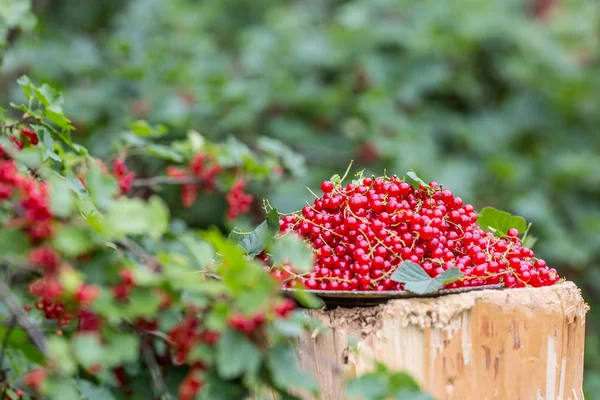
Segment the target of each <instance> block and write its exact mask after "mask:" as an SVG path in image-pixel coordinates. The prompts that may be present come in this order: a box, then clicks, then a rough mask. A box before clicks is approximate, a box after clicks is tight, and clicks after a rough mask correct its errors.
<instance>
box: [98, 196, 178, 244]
mask: <svg viewBox="0 0 600 400" xmlns="http://www.w3.org/2000/svg"><path fill="white" fill-rule="evenodd" d="M106 223H107V224H108V226H109V229H110V230H111V232H112V233H113V234H114V235H115V236H116V237H122V236H126V235H143V234H144V233H149V234H150V236H151V237H153V238H155V239H158V238H160V237H161V236H162V235H163V234H164V233H165V232H166V231H167V230H168V228H169V213H168V209H167V206H166V205H165V204H164V202H163V201H162V200H161V199H160V198H159V197H157V196H153V197H151V198H150V200H149V201H148V203H146V202H144V201H143V200H142V199H140V198H135V199H121V200H118V201H115V202H114V203H112V205H111V206H110V208H109V209H108V212H107V214H106Z"/></svg>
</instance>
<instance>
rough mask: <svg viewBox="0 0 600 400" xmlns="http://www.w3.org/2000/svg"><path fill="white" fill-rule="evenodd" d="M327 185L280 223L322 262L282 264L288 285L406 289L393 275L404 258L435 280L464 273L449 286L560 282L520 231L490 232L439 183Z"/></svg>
mask: <svg viewBox="0 0 600 400" xmlns="http://www.w3.org/2000/svg"><path fill="white" fill-rule="evenodd" d="M321 189H322V191H323V193H324V195H323V196H322V197H319V198H317V199H315V201H314V203H313V204H312V205H307V206H306V207H304V208H303V209H302V211H301V212H299V213H293V214H289V215H286V216H284V217H283V218H282V219H281V220H280V228H281V232H282V234H285V232H288V231H295V232H297V233H299V234H300V235H301V236H303V237H305V238H306V239H307V240H308V241H309V242H310V243H311V245H312V247H313V249H314V252H315V254H316V260H317V261H316V263H315V267H314V270H313V271H312V272H310V273H307V274H303V275H299V274H296V273H295V271H293V269H291V268H287V267H285V266H284V267H282V268H283V269H284V271H283V274H284V275H285V276H289V278H288V280H287V282H286V285H288V286H293V285H296V284H298V283H301V284H303V285H304V286H305V287H306V288H308V289H320V290H376V291H382V290H401V289H403V285H402V284H400V283H397V282H395V281H393V280H391V279H390V277H391V275H392V273H393V272H394V271H395V270H396V268H398V266H399V264H400V263H401V262H402V261H404V260H408V261H412V262H414V263H417V264H419V265H420V266H421V267H422V268H423V270H424V271H425V272H427V274H429V276H431V277H436V276H438V275H439V274H441V273H442V272H444V271H446V270H448V269H449V268H453V267H457V268H459V269H460V271H461V272H462V273H463V274H464V276H463V278H462V279H461V280H459V281H457V282H454V283H452V284H450V285H448V286H447V287H449V288H457V287H467V286H481V285H487V284H498V283H503V284H504V285H505V286H507V287H524V286H546V285H552V284H554V283H556V282H558V280H559V278H558V275H557V273H556V270H554V269H552V268H548V267H547V266H546V263H545V262H544V261H543V260H541V259H536V258H535V257H534V254H533V252H532V251H531V250H530V249H528V248H526V247H524V246H523V244H522V243H521V241H520V240H519V232H518V231H517V230H516V229H511V230H510V231H509V232H508V235H506V237H503V238H499V237H496V236H494V235H493V234H492V233H486V232H484V231H483V230H482V229H481V228H479V227H478V226H477V224H476V222H477V214H476V213H475V211H474V209H473V206H471V205H469V204H463V201H462V199H461V198H460V197H455V196H454V195H453V194H452V192H450V191H449V190H446V189H443V188H442V187H441V186H439V185H438V184H437V183H436V182H431V183H430V184H429V185H421V186H420V187H418V188H416V189H415V188H413V186H411V185H410V184H408V183H406V182H404V181H402V180H400V179H399V178H397V177H391V178H373V179H372V178H364V179H362V181H360V182H356V183H351V184H348V185H347V186H345V187H342V186H341V185H334V184H333V183H331V182H329V181H325V182H323V183H322V184H321ZM280 275H281V273H280Z"/></svg>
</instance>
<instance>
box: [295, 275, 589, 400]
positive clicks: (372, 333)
mask: <svg viewBox="0 0 600 400" xmlns="http://www.w3.org/2000/svg"><path fill="white" fill-rule="evenodd" d="M587 310H588V306H587V305H586V304H585V302H584V301H583V298H582V297H581V292H580V290H579V289H578V288H577V287H576V286H575V284H573V283H571V282H566V283H562V284H559V285H555V286H552V287H545V288H531V289H529V288H528V289H506V290H497V291H494V290H484V291H473V292H467V293H461V294H453V295H447V296H442V297H438V298H413V299H401V300H393V301H390V302H388V303H386V304H383V305H379V306H376V307H368V308H347V309H344V308H338V309H334V310H319V311H309V313H310V314H311V315H312V316H314V317H315V318H318V319H319V320H321V321H322V323H323V324H324V325H325V326H327V327H330V328H331V329H325V330H320V331H319V332H314V333H313V334H312V335H310V336H306V337H304V338H302V339H301V340H300V346H299V352H298V357H299V360H300V364H301V366H302V368H303V369H304V370H306V371H309V372H311V373H312V374H313V375H314V377H315V378H316V379H317V380H318V381H319V383H320V386H321V390H322V395H321V399H326V400H338V399H339V400H342V399H344V398H345V396H344V394H343V393H344V392H343V380H344V379H345V378H348V377H354V376H358V375H361V374H363V373H365V372H368V371H370V370H371V369H372V367H373V361H374V360H377V361H380V362H383V363H384V364H386V365H387V366H388V367H390V368H391V369H393V370H406V371H408V372H409V373H411V374H412V375H413V377H414V378H416V379H417V380H418V381H419V382H421V384H422V385H423V387H424V388H425V390H427V391H428V392H429V393H431V394H433V395H434V396H435V397H436V399H448V400H451V399H452V400H454V399H455V400H465V399H476V400H485V399H490V400H491V399H498V400H506V399H510V400H513V399H514V400H517V399H523V400H529V399H534V400H559V399H560V400H567V399H573V400H580V399H583V393H582V381H583V347H584V330H585V314H586V311H587ZM349 337H354V339H349ZM352 342H354V343H353V345H352V346H350V345H349V343H352Z"/></svg>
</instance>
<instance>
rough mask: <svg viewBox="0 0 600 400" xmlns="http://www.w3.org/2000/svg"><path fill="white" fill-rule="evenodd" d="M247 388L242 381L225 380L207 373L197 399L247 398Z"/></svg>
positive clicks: (232, 399) (229, 399)
mask: <svg viewBox="0 0 600 400" xmlns="http://www.w3.org/2000/svg"><path fill="white" fill-rule="evenodd" d="M248 394H249V393H248V390H247V389H246V388H245V387H244V385H243V383H242V382H236V381H226V380H223V379H220V378H219V377H217V376H215V375H214V374H207V375H206V379H205V383H204V386H203V387H202V390H201V391H200V394H199V395H198V396H197V398H196V399H197V400H241V399H247V398H248Z"/></svg>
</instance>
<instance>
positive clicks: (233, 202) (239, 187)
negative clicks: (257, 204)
mask: <svg viewBox="0 0 600 400" xmlns="http://www.w3.org/2000/svg"><path fill="white" fill-rule="evenodd" d="M245 188H246V182H244V181H243V180H241V179H238V180H236V181H235V183H234V184H233V186H232V187H231V189H229V192H228V193H227V196H226V198H227V204H229V210H228V211H227V218H229V219H236V218H237V216H238V215H240V214H245V213H247V212H248V211H250V206H251V205H252V199H253V198H252V195H251V194H249V193H244V189H245Z"/></svg>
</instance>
